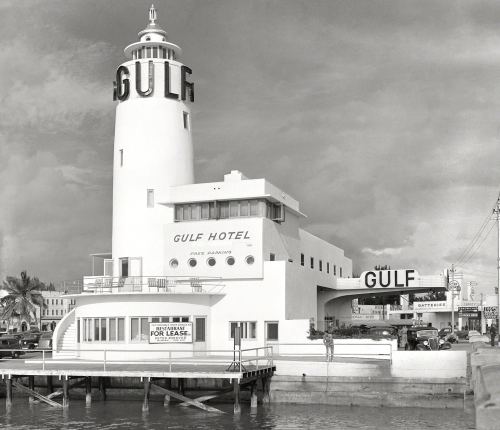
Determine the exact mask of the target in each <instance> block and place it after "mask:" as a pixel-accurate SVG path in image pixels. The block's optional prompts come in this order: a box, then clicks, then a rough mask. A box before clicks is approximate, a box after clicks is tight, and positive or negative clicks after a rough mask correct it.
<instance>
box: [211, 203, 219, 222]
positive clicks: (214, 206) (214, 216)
mask: <svg viewBox="0 0 500 430" xmlns="http://www.w3.org/2000/svg"><path fill="white" fill-rule="evenodd" d="M218 211H219V207H218V206H217V202H211V203H210V219H218V218H219V213H218Z"/></svg>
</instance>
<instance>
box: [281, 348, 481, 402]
mask: <svg viewBox="0 0 500 430" xmlns="http://www.w3.org/2000/svg"><path fill="white" fill-rule="evenodd" d="M275 365H276V372H275V375H274V376H273V378H272V381H271V399H272V401H274V402H278V403H280V402H281V403H322V404H331V405H359V406H393V407H407V406H408V407H427V408H458V409H463V408H471V407H472V405H473V404H472V397H471V396H470V395H469V394H468V393H469V391H470V390H469V383H468V379H467V353H466V351H398V352H394V353H393V356H392V363H391V362H390V361H389V360H373V359H372V360H366V359H354V358H352V359H342V358H341V359H336V360H335V361H333V362H330V363H329V362H325V361H318V360H316V361H307V360H306V359H296V360H292V359H290V358H287V359H283V360H279V359H278V360H275Z"/></svg>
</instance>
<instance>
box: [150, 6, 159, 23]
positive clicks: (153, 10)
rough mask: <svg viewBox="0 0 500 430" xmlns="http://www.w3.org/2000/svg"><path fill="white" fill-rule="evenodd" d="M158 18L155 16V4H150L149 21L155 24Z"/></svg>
mask: <svg viewBox="0 0 500 430" xmlns="http://www.w3.org/2000/svg"><path fill="white" fill-rule="evenodd" d="M157 19H158V17H157V16H156V9H155V5H154V4H152V5H151V7H150V8H149V23H150V24H152V25H156V22H155V21H156V20H157Z"/></svg>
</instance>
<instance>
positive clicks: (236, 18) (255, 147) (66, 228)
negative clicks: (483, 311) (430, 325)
mask: <svg viewBox="0 0 500 430" xmlns="http://www.w3.org/2000/svg"><path fill="white" fill-rule="evenodd" d="M155 5H156V7H157V9H158V14H159V21H160V23H161V25H162V26H164V27H165V28H166V30H167V33H168V36H169V39H170V40H171V41H173V42H174V43H178V44H179V45H180V46H181V47H182V48H183V52H184V54H183V60H184V62H185V63H186V64H188V65H189V66H191V67H192V68H193V70H194V75H193V77H194V79H195V82H196V103H195V104H194V119H193V128H194V142H195V159H196V176H197V180H198V181H215V180H220V179H221V177H222V175H223V174H224V173H226V172H228V171H230V170H231V169H240V170H242V171H243V172H244V173H245V174H246V175H247V176H249V177H266V178H267V179H268V180H270V181H271V182H273V183H275V184H276V185H277V186H280V187H282V188H283V189H284V190H285V191H287V192H289V193H290V194H292V195H293V196H294V197H295V198H297V199H299V200H300V202H301V205H302V210H303V211H304V212H306V213H307V214H308V215H309V217H308V218H307V219H306V220H305V223H304V224H305V227H306V228H308V229H309V230H311V231H312V232H313V233H316V234H319V235H321V236H322V237H324V238H325V239H328V240H331V241H333V242H334V243H335V244H337V245H338V246H340V247H343V248H345V249H346V253H347V254H348V255H349V256H350V257H352V258H353V259H354V263H355V268H356V270H357V271H358V272H359V271H361V270H363V269H366V268H369V267H371V266H373V265H374V264H378V263H381V264H390V265H391V266H393V267H405V266H411V267H416V268H417V269H418V270H419V271H420V272H422V273H429V274H430V273H436V272H437V271H439V270H440V269H442V268H443V267H444V266H446V265H449V264H450V263H451V262H452V261H454V258H455V259H456V258H457V256H458V255H459V254H460V252H461V249H463V247H464V246H465V245H467V243H468V241H469V240H470V238H471V237H472V236H473V234H474V233H475V230H476V229H477V227H478V226H479V225H480V223H481V221H482V219H483V218H484V216H485V215H486V214H487V212H488V211H489V210H490V209H491V204H492V201H493V200H494V198H495V197H496V194H497V190H498V185H499V184H500V172H499V171H498V168H497V166H498V165H499V162H500V156H499V155H498V151H497V146H498V137H499V121H498V118H499V112H500V102H499V100H500V97H499V96H500V92H499V89H498V88H499V85H498V83H497V81H498V79H497V71H498V70H499V69H500V30H499V29H498V26H497V22H498V20H499V19H500V6H499V5H498V4H497V3H496V2H492V1H491V2H474V3H471V2H460V1H440V2H436V1H429V2H426V1H420V2H413V1H411V2H410V1H355V2H353V1H314V2H311V1H305V0H304V1H298V0H297V1H293V0H292V1H284V0H283V1H254V2H248V1H220V0H218V1H206V0H205V1H201V0H200V1H182V2H181V1H159V2H155ZM0 7H1V11H2V14H1V15H0V38H1V39H0V47H1V48H2V52H3V53H4V58H5V53H8V58H10V59H11V60H10V61H4V62H2V65H1V66H0V78H1V79H0V91H1V97H2V105H1V107H0V111H1V112H0V113H1V115H0V125H1V133H0V139H1V145H2V146H1V148H2V149H1V155H2V158H1V159H2V167H3V168H2V171H1V172H0V179H1V184H2V189H1V191H0V196H1V197H2V201H9V202H10V204H9V205H8V206H3V207H2V209H0V220H1V221H2V231H3V249H2V252H1V253H0V256H2V258H3V260H2V261H3V265H2V267H1V270H0V272H1V273H0V274H1V275H2V276H4V275H5V274H6V273H14V272H16V271H19V270H20V269H22V268H25V267H26V268H27V269H28V270H31V271H34V272H36V274H38V275H39V276H40V277H42V278H43V277H45V278H51V279H54V280H57V279H63V278H66V277H74V278H77V277H80V276H81V275H83V274H84V273H85V271H86V267H85V266H86V263H87V260H86V258H87V257H86V256H87V254H88V253H90V252H98V251H106V250H108V249H109V246H110V235H111V229H110V220H111V185H112V184H111V170H110V169H111V150H112V141H113V116H114V105H113V103H112V101H111V82H112V79H113V74H114V71H115V68H116V66H117V65H118V64H119V63H120V62H121V61H123V56H122V49H123V47H124V46H126V45H127V44H129V43H131V42H133V41H135V39H136V34H137V32H138V31H139V30H141V29H142V28H143V27H144V25H145V23H146V17H147V10H148V8H149V3H148V2H146V1H132V0H127V1H123V0H122V1H118V0H114V1H106V2H102V1H96V0H94V1H43V2H36V1H16V2H13V1H12V2H3V3H2V6H0ZM5 184H6V185H5ZM490 239H491V238H490ZM26 242H28V243H30V242H32V246H26ZM69 244H71V245H69ZM44 249H50V252H45V253H43V250H44ZM492 252H494V247H493V248H492V244H491V243H490V241H489V240H487V241H485V242H484V245H483V248H482V249H481V250H480V251H478V253H477V256H476V257H475V258H474V259H471V262H472V261H474V264H475V265H476V266H474V267H477V268H479V269H480V270H483V271H488V270H489V269H488V264H489V261H490V254H491V253H492ZM41 253H43V256H42V257H41V256H40V255H41ZM492 267H493V266H492ZM465 269H467V270H472V269H473V267H466V268H465ZM489 281H490V280H489V278H487V277H486V278H484V283H485V284H486V283H487V282H489Z"/></svg>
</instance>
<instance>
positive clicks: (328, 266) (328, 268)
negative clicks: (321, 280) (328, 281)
mask: <svg viewBox="0 0 500 430" xmlns="http://www.w3.org/2000/svg"><path fill="white" fill-rule="evenodd" d="M326 273H330V263H328V262H327V263H326Z"/></svg>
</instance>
